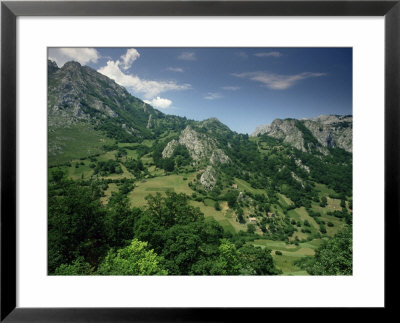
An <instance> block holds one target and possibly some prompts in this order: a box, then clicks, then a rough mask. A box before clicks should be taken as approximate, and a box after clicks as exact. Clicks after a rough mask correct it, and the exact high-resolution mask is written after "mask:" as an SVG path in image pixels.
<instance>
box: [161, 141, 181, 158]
mask: <svg viewBox="0 0 400 323" xmlns="http://www.w3.org/2000/svg"><path fill="white" fill-rule="evenodd" d="M178 145H179V142H178V141H176V140H175V139H173V140H171V141H170V142H169V143H168V144H167V145H166V146H165V148H164V150H163V152H162V157H163V158H170V157H171V156H172V154H173V153H174V150H175V148H176V147H177V146H178Z"/></svg>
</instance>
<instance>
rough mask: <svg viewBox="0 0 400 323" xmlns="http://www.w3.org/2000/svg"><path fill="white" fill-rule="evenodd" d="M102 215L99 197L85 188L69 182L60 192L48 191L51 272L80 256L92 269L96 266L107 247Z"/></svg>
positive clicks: (104, 213)
mask: <svg viewBox="0 0 400 323" xmlns="http://www.w3.org/2000/svg"><path fill="white" fill-rule="evenodd" d="M53 194H54V195H53ZM105 215H106V212H105V209H104V208H102V207H101V204H100V201H99V199H98V196H97V195H96V194H95V193H94V192H93V190H91V189H90V188H88V187H82V186H80V185H79V184H77V183H74V182H69V183H66V184H65V186H64V187H63V188H62V190H58V191H52V190H49V202H48V246H49V247H48V261H49V272H50V273H52V272H54V270H55V269H56V268H57V267H59V266H60V265H61V264H71V263H72V261H73V260H75V259H76V258H77V257H79V256H81V257H83V259H84V260H85V261H86V262H88V263H89V264H90V265H91V266H94V267H95V266H97V263H98V259H99V257H101V256H102V255H103V254H104V252H105V250H106V249H107V248H108V246H107V233H106V230H105V226H104V219H105Z"/></svg>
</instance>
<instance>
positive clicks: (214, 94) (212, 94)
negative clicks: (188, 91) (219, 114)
mask: <svg viewBox="0 0 400 323" xmlns="http://www.w3.org/2000/svg"><path fill="white" fill-rule="evenodd" d="M221 98H223V96H222V95H221V94H219V93H217V92H208V93H207V94H206V95H205V96H204V99H206V100H216V99H221Z"/></svg>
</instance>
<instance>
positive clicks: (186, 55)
mask: <svg viewBox="0 0 400 323" xmlns="http://www.w3.org/2000/svg"><path fill="white" fill-rule="evenodd" d="M178 59H181V60H184V61H195V60H196V59H197V58H196V54H195V53H194V52H183V53H181V54H180V55H179V56H178Z"/></svg>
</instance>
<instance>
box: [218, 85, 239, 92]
mask: <svg viewBox="0 0 400 323" xmlns="http://www.w3.org/2000/svg"><path fill="white" fill-rule="evenodd" d="M221 89H223V90H225V91H237V90H240V87H239V86H223V87H221Z"/></svg>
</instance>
